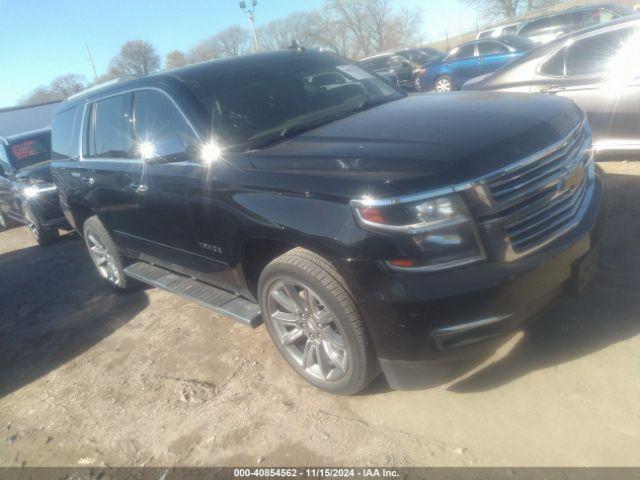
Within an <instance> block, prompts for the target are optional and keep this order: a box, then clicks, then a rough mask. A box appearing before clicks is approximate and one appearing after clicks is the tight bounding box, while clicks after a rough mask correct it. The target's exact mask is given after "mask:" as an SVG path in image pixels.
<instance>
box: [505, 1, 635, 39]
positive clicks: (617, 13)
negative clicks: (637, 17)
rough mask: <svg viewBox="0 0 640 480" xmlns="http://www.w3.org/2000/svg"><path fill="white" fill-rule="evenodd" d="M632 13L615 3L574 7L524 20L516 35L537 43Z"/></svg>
mask: <svg viewBox="0 0 640 480" xmlns="http://www.w3.org/2000/svg"><path fill="white" fill-rule="evenodd" d="M633 13H634V12H633V10H631V9H630V8H627V7H625V6H623V5H617V4H615V3H607V4H601V5H589V6H587V7H576V8H572V9H569V10H565V11H563V12H560V13H556V14H555V15H546V16H544V17H539V18H534V19H532V20H529V21H527V22H524V23H523V24H522V25H521V26H520V28H519V29H518V31H517V33H516V35H520V36H523V37H527V38H529V39H531V40H532V41H534V42H537V43H547V42H550V41H552V40H555V39H556V38H558V37H560V36H562V35H565V34H567V33H571V32H575V31H577V30H580V29H582V28H586V27H590V26H592V25H600V24H602V23H607V22H610V21H612V20H615V19H617V18H620V17H624V16H627V15H632V14H633Z"/></svg>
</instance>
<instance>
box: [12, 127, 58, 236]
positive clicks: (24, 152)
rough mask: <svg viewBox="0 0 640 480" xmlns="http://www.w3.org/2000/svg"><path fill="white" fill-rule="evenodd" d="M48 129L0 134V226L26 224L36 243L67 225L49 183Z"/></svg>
mask: <svg viewBox="0 0 640 480" xmlns="http://www.w3.org/2000/svg"><path fill="white" fill-rule="evenodd" d="M50 157H51V130H50V129H45V130H38V131H34V132H28V133H23V134H19V135H13V136H10V137H7V138H2V137H0V227H2V228H9V227H11V226H16V225H20V224H26V225H28V226H29V229H30V230H31V232H32V233H33V236H34V237H35V238H36V240H37V241H38V243H39V244H41V245H46V244H49V243H52V242H53V241H55V240H56V239H57V238H58V229H59V228H63V229H64V228H68V224H67V222H66V220H65V219H64V215H63V213H62V210H61V208H60V202H59V201H58V193H57V191H56V187H55V185H53V183H51V169H50V163H51V162H50Z"/></svg>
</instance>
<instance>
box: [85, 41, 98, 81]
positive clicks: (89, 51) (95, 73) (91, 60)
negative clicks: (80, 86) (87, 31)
mask: <svg viewBox="0 0 640 480" xmlns="http://www.w3.org/2000/svg"><path fill="white" fill-rule="evenodd" d="M84 46H85V47H87V55H88V56H89V62H90V63H91V68H93V76H94V77H95V78H96V80H98V72H96V66H95V65H94V63H93V57H92V56H91V50H89V44H88V43H87V42H84Z"/></svg>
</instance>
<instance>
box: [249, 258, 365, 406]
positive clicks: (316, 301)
mask: <svg viewBox="0 0 640 480" xmlns="http://www.w3.org/2000/svg"><path fill="white" fill-rule="evenodd" d="M258 295H259V298H260V308H261V310H262V316H263V318H264V321H265V324H266V326H267V330H268V331H269V335H270V336H271V338H272V340H273V341H274V343H275V344H276V347H277V348H278V350H280V353H281V354H282V355H283V356H284V358H285V359H286V360H287V362H288V363H289V364H290V365H291V367H293V369H294V370H295V371H296V372H297V373H298V374H299V375H300V376H302V377H303V378H304V379H305V380H307V381H308V382H309V383H311V384H312V385H314V386H316V387H318V388H320V389H322V390H325V391H328V392H331V393H336V394H341V395H353V394H355V393H357V392H359V391H360V390H362V389H363V388H365V387H366V386H367V385H368V384H369V383H370V382H371V380H373V378H374V377H375V375H376V373H377V362H376V359H375V354H374V352H373V347H372V345H371V342H370V340H369V337H368V335H367V332H366V330H365V327H364V324H363V322H362V319H361V317H360V314H359V312H358V309H357V307H356V305H355V303H354V301H353V299H352V298H351V295H350V293H349V291H348V289H347V287H346V284H345V282H344V280H343V279H342V277H341V276H340V275H339V274H338V272H337V271H336V270H335V269H334V268H333V266H332V265H331V264H330V263H329V262H327V261H326V260H324V259H323V258H322V257H320V256H318V255H316V254H314V253H312V252H309V251H308V250H304V249H301V248H295V249H293V250H291V251H289V252H287V253H285V254H284V255H282V256H280V257H278V258H276V259H275V260H273V261H272V262H271V263H270V264H269V265H267V267H266V268H265V269H264V271H263V272H262V274H261V276H260V281H259V285H258Z"/></svg>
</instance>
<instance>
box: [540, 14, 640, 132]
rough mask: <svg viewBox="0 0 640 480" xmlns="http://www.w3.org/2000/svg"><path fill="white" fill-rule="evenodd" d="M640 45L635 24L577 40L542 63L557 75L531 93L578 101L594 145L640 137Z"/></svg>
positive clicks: (544, 69)
mask: <svg viewBox="0 0 640 480" xmlns="http://www.w3.org/2000/svg"><path fill="white" fill-rule="evenodd" d="M639 46H640V34H639V33H638V29H636V28H632V27H626V28H618V29H614V30H608V31H605V32H602V33H599V34H596V35H592V36H589V37H585V38H582V39H580V40H577V41H576V42H574V43H573V44H571V45H569V46H567V47H565V48H563V49H562V50H560V51H559V52H557V53H556V54H555V55H554V56H553V57H551V58H550V59H549V60H548V61H547V62H546V64H545V65H543V69H542V70H541V71H543V72H544V71H547V72H551V73H556V74H557V77H555V78H549V79H546V81H545V82H544V83H542V84H538V85H536V88H535V89H534V90H533V91H540V92H544V93H553V94H556V95H560V96H564V97H568V98H571V99H572V100H574V101H575V102H576V103H577V104H578V106H580V108H582V109H583V110H584V111H585V112H586V114H587V116H588V118H589V122H590V124H591V129H592V133H593V139H594V143H599V142H603V141H604V142H611V141H614V142H616V141H618V142H620V141H625V142H626V141H628V140H634V141H639V140H640V129H639V128H638V125H640V57H639V56H638V55H637V52H638V48H639ZM554 70H555V72H554Z"/></svg>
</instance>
